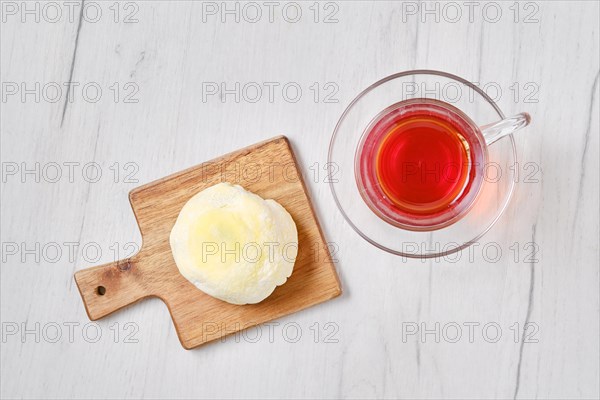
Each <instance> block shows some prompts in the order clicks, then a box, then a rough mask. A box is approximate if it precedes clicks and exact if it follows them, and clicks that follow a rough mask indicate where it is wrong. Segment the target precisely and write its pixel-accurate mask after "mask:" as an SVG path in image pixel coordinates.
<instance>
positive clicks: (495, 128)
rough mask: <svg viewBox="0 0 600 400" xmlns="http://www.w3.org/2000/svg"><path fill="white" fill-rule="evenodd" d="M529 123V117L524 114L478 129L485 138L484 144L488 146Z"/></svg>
mask: <svg viewBox="0 0 600 400" xmlns="http://www.w3.org/2000/svg"><path fill="white" fill-rule="evenodd" d="M530 122H531V116H530V115H529V114H528V113H526V112H524V113H520V114H517V115H513V116H512V117H509V118H506V119H503V120H501V121H498V122H493V123H491V124H488V125H484V126H482V127H481V128H480V129H481V133H482V134H483V137H484V138H485V143H486V144H488V145H490V144H492V143H494V142H496V141H497V140H499V139H501V138H503V137H504V136H506V135H510V134H511V133H513V132H515V131H517V130H519V129H521V128H524V127H526V126H527V125H529V123H530Z"/></svg>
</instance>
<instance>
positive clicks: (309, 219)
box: [75, 136, 341, 349]
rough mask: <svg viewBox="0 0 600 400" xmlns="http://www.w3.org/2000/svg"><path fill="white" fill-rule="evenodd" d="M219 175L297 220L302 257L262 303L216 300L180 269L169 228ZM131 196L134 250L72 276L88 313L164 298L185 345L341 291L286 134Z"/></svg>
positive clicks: (98, 315)
mask: <svg viewBox="0 0 600 400" xmlns="http://www.w3.org/2000/svg"><path fill="white" fill-rule="evenodd" d="M219 182H231V183H237V184H239V185H241V186H243V187H244V188H245V189H247V190H250V191H252V192H254V193H256V194H258V195H260V196H261V197H263V198H265V199H275V200H277V201H278V202H279V203H280V204H281V205H283V206H284V207H285V208H286V209H287V211H288V212H289V213H290V214H291V216H292V218H293V219H294V221H295V222H296V226H297V228H298V257H297V259H296V264H295V266H294V271H293V273H292V275H291V277H290V278H289V279H288V281H287V282H286V283H285V284H284V285H282V286H279V287H277V288H276V289H275V291H274V292H273V294H272V295H271V296H269V297H268V298H267V299H266V300H264V301H262V302H261V303H259V304H251V305H243V306H238V305H233V304H229V303H226V302H223V301H221V300H217V299H215V298H213V297H211V296H209V295H207V294H205V293H203V292H202V291H200V290H198V289H197V288H196V287H195V286H194V285H193V284H191V283H190V282H189V281H187V280H186V279H185V278H184V277H183V276H182V275H181V274H180V273H179V270H178V269H177V266H176V265H175V261H174V260H173V256H172V254H171V248H170V245H169V234H170V233H171V228H173V225H174V224H175V221H176V219H177V216H178V215H179V211H180V210H181V208H182V207H183V205H184V204H185V203H186V202H187V201H188V200H189V198H190V197H192V196H193V195H195V194H196V193H198V192H200V191H201V190H203V189H205V188H207V187H209V186H212V185H215V184H217V183H219ZM129 201H130V203H131V207H132V208H133V212H134V214H135V217H136V219H137V222H138V225H139V227H140V231H141V234H142V247H141V250H140V251H139V253H137V254H136V255H134V256H132V257H130V258H128V259H125V260H120V261H117V262H113V263H109V264H105V265H101V266H98V267H93V268H89V269H85V270H82V271H78V272H76V273H75V281H76V282H77V287H78V288H79V292H80V293H81V297H82V298H83V303H84V305H85V309H86V311H87V314H88V316H89V317H90V319H91V320H97V319H99V318H102V317H104V316H106V315H108V314H110V313H112V312H114V311H117V310H119V309H121V308H123V307H125V306H127V305H129V304H132V303H134V302H136V301H139V300H141V299H143V298H146V297H151V296H154V297H158V298H160V299H161V300H162V301H164V302H165V304H166V305H167V307H168V309H169V312H170V314H171V318H172V319H173V323H174V324H175V329H176V330H177V335H178V336H179V340H180V341H181V344H182V345H183V347H185V348H186V349H191V348H194V347H196V346H199V345H201V344H203V343H206V342H209V341H211V340H215V339H218V338H220V337H222V336H225V335H229V334H232V333H235V332H237V331H240V330H242V329H245V328H248V327H251V326H254V325H257V324H260V323H263V322H267V321H270V320H273V319H275V318H279V317H281V316H284V315H287V314H290V313H293V312H296V311H298V310H301V309H303V308H306V307H309V306H312V305H314V304H317V303H321V302H323V301H326V300H329V299H332V298H334V297H336V296H338V295H340V294H341V287H340V281H339V279H338V276H337V273H336V270H335V266H334V264H333V262H332V259H331V256H330V253H329V251H328V246H327V243H326V241H325V239H324V237H323V232H322V231H321V228H320V226H319V223H318V221H317V218H316V216H315V213H314V210H313V207H312V204H311V202H310V199H309V197H308V194H307V192H306V187H305V185H304V182H303V180H302V177H301V175H300V170H299V168H298V165H297V164H296V160H295V158H294V154H293V152H292V149H291V147H290V144H289V142H288V140H287V138H286V137H284V136H279V137H276V138H273V139H271V140H268V141H265V142H261V143H257V144H255V145H253V146H250V147H247V148H244V149H241V150H238V151H235V152H233V153H230V154H227V155H225V156H223V157H220V158H217V159H215V160H212V161H209V162H206V163H203V164H201V165H198V166H195V167H192V168H189V169H187V170H185V171H181V172H178V173H176V174H173V175H171V176H168V177H166V178H163V179H159V180H157V181H154V182H152V183H149V184H147V185H144V186H141V187H139V188H136V189H134V190H132V191H131V192H130V193H129Z"/></svg>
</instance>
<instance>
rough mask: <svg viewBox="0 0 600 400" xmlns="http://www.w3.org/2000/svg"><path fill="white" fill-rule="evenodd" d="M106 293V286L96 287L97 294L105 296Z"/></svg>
mask: <svg viewBox="0 0 600 400" xmlns="http://www.w3.org/2000/svg"><path fill="white" fill-rule="evenodd" d="M105 293H106V288H105V287H104V286H98V287H97V288H96V294H97V295H98V296H104V294H105Z"/></svg>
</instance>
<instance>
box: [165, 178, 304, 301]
mask: <svg viewBox="0 0 600 400" xmlns="http://www.w3.org/2000/svg"><path fill="white" fill-rule="evenodd" d="M170 243H171V251H172V253H173V258H174V259H175V263H176V264H177V268H178V269H179V272H180V273H181V274H182V275H183V276H184V277H185V278H186V279H187V280H189V281H190V282H192V283H193V284H194V285H195V286H196V287H197V288H198V289H200V290H201V291H203V292H204V293H207V294H209V295H211V296H213V297H216V298H217V299H220V300H223V301H226V302H228V303H232V304H240V305H241V304H254V303H259V302H261V301H263V300H264V299H266V298H267V297H268V296H269V295H270V294H271V293H273V291H274V290H275V288H276V287H277V286H279V285H283V284H284V283H285V282H286V280H287V279H288V278H289V276H290V275H291V274H292V270H293V269H294V263H295V261H296V256H297V255H298V231H297V230H296V224H295V223H294V220H293V219H292V217H291V216H290V214H289V213H288V212H287V211H286V210H285V208H283V206H281V205H280V204H279V203H277V202H276V201H275V200H271V199H269V200H264V199H263V198H261V197H260V196H258V195H256V194H254V193H252V192H249V191H247V190H245V189H244V188H242V187H241V186H239V185H232V184H230V183H219V184H216V185H214V186H211V187H209V188H207V189H205V190H203V191H201V192H200V193H198V194H196V195H195V196H193V197H192V198H191V199H190V200H189V201H188V202H187V203H186V204H185V205H184V206H183V208H182V209H181V212H180V213H179V216H178V217H177V221H176V222H175V225H174V226H173V229H172V230H171V236H170Z"/></svg>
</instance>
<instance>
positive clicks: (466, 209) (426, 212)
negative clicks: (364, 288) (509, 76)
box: [326, 70, 529, 258]
mask: <svg viewBox="0 0 600 400" xmlns="http://www.w3.org/2000/svg"><path fill="white" fill-rule="evenodd" d="M484 88H485V86H484V87H483V88H482V87H481V86H480V85H479V84H475V83H472V82H470V81H469V80H467V79H464V78H461V77H459V76H456V75H453V74H450V73H447V72H443V71H435V70H412V71H404V72H399V73H396V74H393V75H390V76H387V77H385V78H382V79H380V80H379V81H377V82H375V83H373V84H371V85H370V86H368V87H367V88H365V89H364V90H363V91H362V92H360V93H359V94H357V96H356V97H355V98H354V99H353V100H352V101H351V102H350V104H349V105H348V106H347V107H346V109H345V110H344V112H343V113H342V115H341V116H340V118H339V120H338V122H337V124H336V126H335V129H334V131H333V134H332V136H331V141H330V144H329V151H328V156H327V164H326V169H327V182H328V183H329V187H330V189H331V192H332V195H333V199H334V201H335V204H336V206H337V207H338V209H339V211H340V212H341V214H342V216H343V217H344V219H345V222H346V223H347V224H348V226H350V227H351V228H352V229H353V230H354V231H355V232H356V233H358V234H359V235H360V236H361V237H362V238H363V239H364V240H366V241H367V242H369V243H370V244H372V245H374V246H376V247H378V248H379V249H381V250H384V251H387V252H389V253H392V254H395V255H398V256H402V257H409V258H432V257H446V256H450V255H451V254H454V253H458V252H460V251H461V250H462V249H465V248H467V247H468V246H470V245H472V244H473V243H475V242H477V241H479V239H480V238H481V237H482V236H483V235H485V234H486V233H487V232H488V231H489V230H490V229H491V228H492V226H493V225H494V224H495V223H496V222H498V221H499V219H500V217H501V216H502V214H503V213H504V211H505V210H506V209H507V207H508V204H509V203H510V200H511V198H512V195H513V192H514V189H515V186H516V182H518V179H519V175H518V170H519V164H518V162H517V152H516V150H517V149H516V145H515V140H514V138H513V135H512V134H511V133H512V132H514V131H516V130H517V129H519V128H522V127H523V126H525V125H527V124H528V123H529V116H528V115H527V114H519V115H516V116H515V117H511V118H507V117H506V116H505V114H504V113H503V112H502V110H501V109H500V107H499V106H498V104H496V102H495V101H494V99H493V98H492V97H490V95H488V93H487V92H486V90H484ZM492 94H493V95H494V96H495V99H496V100H497V99H498V93H493V92H492ZM410 107H413V108H412V109H411V108H410ZM407 112H409V114H407ZM402 113H404V114H402ZM410 113H412V116H413V117H418V118H421V119H424V121H420V122H421V123H425V124H426V125H427V126H426V127H428V129H426V130H425V133H427V135H425V136H423V137H420V136H418V135H415V131H414V130H413V131H412V133H413V134H412V135H410V134H409V135H408V136H407V137H406V138H408V139H410V140H406V141H405V140H404V139H403V137H404V136H403V135H399V133H402V132H404V133H406V132H407V131H408V133H411V130H410V129H408V128H410V126H408V125H407V126H401V127H400V128H398V129H399V130H398V131H397V132H395V133H394V135H391V134H389V133H390V129H388V128H390V127H392V126H395V124H396V122H398V123H399V124H401V123H403V122H404V117H406V116H407V115H408V116H410ZM427 113H429V115H428V114H427ZM424 114H425V115H424ZM418 118H417V119H418ZM491 121H498V122H494V123H492V124H490V122H491ZM435 123H438V124H441V125H442V127H445V128H444V129H447V130H453V131H455V132H457V133H458V134H459V135H446V136H441V137H440V135H436V134H435V132H431V128H432V124H434V125H435ZM386 127H387V128H386ZM434 127H435V126H434ZM438 133H439V132H438ZM420 139H423V140H420ZM461 143H462V144H461ZM403 144H408V145H410V146H412V147H413V149H414V150H416V151H413V150H410V149H409V150H410V151H408V150H407V151H405V152H404V154H408V155H410V157H408V158H407V159H404V160H403V154H402V152H401V151H400V150H398V149H402V148H404V147H403V146H402V145H403ZM410 146H408V147H409V148H410ZM448 146H450V148H451V149H452V146H454V147H453V149H454V150H453V151H445V150H444V148H446V147H448ZM432 148H433V149H434V151H430V153H432V154H428V153H427V152H425V153H422V154H421V155H419V151H423V150H431V149H432ZM405 150H406V149H405ZM432 155H433V156H436V157H437V161H438V164H448V165H450V164H453V165H450V167H448V168H446V170H444V168H443V167H446V165H439V166H438V167H439V169H437V170H436V169H435V168H432V167H431V166H430V165H425V168H422V171H423V173H424V175H425V177H426V178H427V177H431V176H433V177H434V178H436V179H438V182H441V184H440V186H438V187H435V188H429V189H430V190H425V191H424V190H418V189H423V188H422V187H421V188H419V185H421V184H422V182H421V181H420V180H419V179H416V178H417V177H419V174H418V173H417V172H419V169H418V167H419V161H423V160H425V161H431V160H432V159H433V160H434V161H435V160H436V157H430V156H432ZM442 155H443V157H442ZM464 156H468V158H463V157H464ZM394 160H396V163H394V162H393V161H394ZM397 160H400V164H399V167H400V168H394V167H395V166H396V167H398V162H397ZM403 161H404V162H403ZM426 164H427V163H426ZM434 164H435V163H434ZM482 166H483V170H484V173H483V174H482V173H481V171H482V169H481V168H482ZM404 167H405V168H404ZM421 167H422V165H421ZM459 167H460V168H463V169H460V168H459ZM403 168H404V169H403ZM432 170H433V171H434V172H433V173H432V172H431V171H432ZM448 171H450V172H453V171H454V175H452V174H450V175H449V176H446V175H443V174H442V172H444V173H446V172H448ZM442 177H443V178H446V179H449V182H444V181H439V179H440V178H442ZM403 178H404V179H405V182H406V183H407V185H405V186H404V187H401V186H399V185H397V182H398V181H399V182H400V183H402V179H403ZM425 183H427V181H425V182H424V183H423V184H425ZM411 185H412V186H411ZM425 188H426V189H427V185H425ZM446 189H448V190H447V191H446ZM446 192H447V193H446ZM446 194H447V195H446ZM436 196H439V197H437V198H436ZM448 206H449V207H448ZM444 209H446V210H448V211H446V212H440V211H442V210H444ZM436 213H437V214H436ZM452 257H460V255H459V254H457V255H456V256H452Z"/></svg>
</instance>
